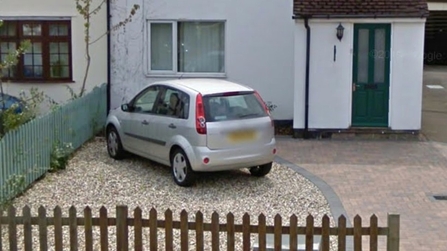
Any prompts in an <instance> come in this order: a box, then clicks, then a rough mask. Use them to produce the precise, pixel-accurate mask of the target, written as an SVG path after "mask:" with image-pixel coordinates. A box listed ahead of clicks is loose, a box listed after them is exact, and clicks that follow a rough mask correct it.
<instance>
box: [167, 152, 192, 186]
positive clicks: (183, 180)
mask: <svg viewBox="0 0 447 251" xmlns="http://www.w3.org/2000/svg"><path fill="white" fill-rule="evenodd" d="M171 169H172V175H173V178H174V181H175V183H177V184H178V185H179V186H191V185H192V184H193V183H194V181H195V173H194V171H193V170H192V169H191V165H190V163H189V160H188V157H186V154H185V152H183V150H181V149H177V150H175V151H174V153H173V154H172V155H171Z"/></svg>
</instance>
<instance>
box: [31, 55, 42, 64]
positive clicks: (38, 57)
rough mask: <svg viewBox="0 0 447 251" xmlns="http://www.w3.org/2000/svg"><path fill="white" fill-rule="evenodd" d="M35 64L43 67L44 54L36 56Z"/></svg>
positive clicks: (34, 58)
mask: <svg viewBox="0 0 447 251" xmlns="http://www.w3.org/2000/svg"><path fill="white" fill-rule="evenodd" d="M33 64H34V65H42V54H34V57H33Z"/></svg>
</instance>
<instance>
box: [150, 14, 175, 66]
mask: <svg viewBox="0 0 447 251" xmlns="http://www.w3.org/2000/svg"><path fill="white" fill-rule="evenodd" d="M150 37H151V70H158V71H163V70H164V71H172V70H173V69H172V66H173V64H172V24H171V23H151V36H150Z"/></svg>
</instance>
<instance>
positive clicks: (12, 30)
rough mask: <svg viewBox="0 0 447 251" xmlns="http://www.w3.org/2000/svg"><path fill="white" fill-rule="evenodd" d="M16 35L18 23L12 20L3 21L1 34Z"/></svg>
mask: <svg viewBox="0 0 447 251" xmlns="http://www.w3.org/2000/svg"><path fill="white" fill-rule="evenodd" d="M15 35H16V24H15V23H11V22H7V21H6V22H3V25H2V26H0V36H9V37H12V36H15Z"/></svg>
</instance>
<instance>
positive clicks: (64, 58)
mask: <svg viewBox="0 0 447 251" xmlns="http://www.w3.org/2000/svg"><path fill="white" fill-rule="evenodd" d="M59 59H60V61H61V63H62V64H63V65H68V54H60V56H59Z"/></svg>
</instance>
